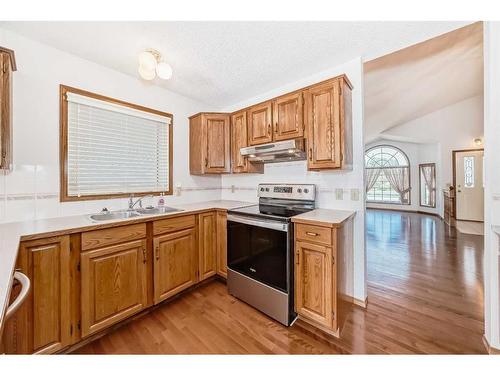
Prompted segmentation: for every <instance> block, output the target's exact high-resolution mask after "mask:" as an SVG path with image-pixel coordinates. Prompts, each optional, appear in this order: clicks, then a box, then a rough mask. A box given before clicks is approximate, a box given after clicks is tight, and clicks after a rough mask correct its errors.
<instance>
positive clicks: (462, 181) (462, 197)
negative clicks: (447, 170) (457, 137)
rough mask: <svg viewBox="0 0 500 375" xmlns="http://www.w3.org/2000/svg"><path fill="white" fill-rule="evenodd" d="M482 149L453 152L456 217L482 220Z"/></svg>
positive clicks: (458, 218)
mask: <svg viewBox="0 0 500 375" xmlns="http://www.w3.org/2000/svg"><path fill="white" fill-rule="evenodd" d="M483 155H484V151H482V150H481V151H459V152H457V153H456V154H455V171H456V176H455V178H456V181H455V184H456V207H457V212H456V219H457V220H472V221H484V187H483Z"/></svg>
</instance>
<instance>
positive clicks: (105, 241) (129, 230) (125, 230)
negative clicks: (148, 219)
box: [82, 223, 146, 251]
mask: <svg viewBox="0 0 500 375" xmlns="http://www.w3.org/2000/svg"><path fill="white" fill-rule="evenodd" d="M144 237H146V224H145V223H142V224H132V225H124V226H122V227H118V228H108V229H99V230H93V231H90V232H83V233H82V251H85V250H91V249H97V248H99V247H104V246H108V245H114V244H118V243H121V242H126V241H133V240H138V239H141V238H144Z"/></svg>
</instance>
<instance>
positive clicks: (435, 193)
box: [418, 163, 437, 208]
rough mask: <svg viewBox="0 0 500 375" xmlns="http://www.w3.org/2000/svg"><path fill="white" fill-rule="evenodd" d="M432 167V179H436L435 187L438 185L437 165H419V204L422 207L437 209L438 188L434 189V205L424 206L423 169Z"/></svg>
mask: <svg viewBox="0 0 500 375" xmlns="http://www.w3.org/2000/svg"><path fill="white" fill-rule="evenodd" d="M425 167H432V170H433V173H432V178H433V179H434V185H437V181H436V163H423V164H419V165H418V202H419V205H420V207H425V208H436V206H437V186H435V187H434V205H426V204H422V168H425Z"/></svg>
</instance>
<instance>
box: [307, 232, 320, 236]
mask: <svg viewBox="0 0 500 375" xmlns="http://www.w3.org/2000/svg"><path fill="white" fill-rule="evenodd" d="M306 234H307V235H308V236H313V237H316V236H317V235H318V233H314V232H306Z"/></svg>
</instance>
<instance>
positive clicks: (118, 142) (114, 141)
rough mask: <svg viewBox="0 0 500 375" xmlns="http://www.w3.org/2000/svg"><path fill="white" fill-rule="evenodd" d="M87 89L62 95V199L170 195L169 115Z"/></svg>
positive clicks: (170, 151) (68, 91)
mask: <svg viewBox="0 0 500 375" xmlns="http://www.w3.org/2000/svg"><path fill="white" fill-rule="evenodd" d="M88 94H89V95H85V94H83V92H82V91H80V90H78V92H72V91H70V90H68V88H66V92H65V95H64V98H63V103H64V104H65V106H66V108H65V111H63V114H64V115H65V117H66V119H65V121H63V122H65V124H64V125H65V126H64V125H63V133H65V134H64V135H65V136H64V137H63V138H65V141H66V147H65V148H63V149H65V151H66V155H65V158H66V160H65V163H64V164H65V165H64V174H63V175H64V176H63V180H64V181H63V183H64V184H65V186H63V187H62V189H61V190H62V191H63V194H62V199H63V200H78V199H98V198H102V197H119V196H126V195H130V194H141V193H160V192H163V193H165V194H171V192H172V189H171V186H172V181H171V173H170V168H171V166H170V162H171V155H172V150H171V139H170V138H171V134H172V132H171V126H172V124H171V115H169V114H162V113H161V112H158V111H154V110H148V109H147V108H143V107H137V106H134V105H131V104H128V103H123V102H120V101H115V100H113V99H109V98H103V97H101V96H96V95H93V94H90V93H88ZM64 198H66V199H64Z"/></svg>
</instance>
